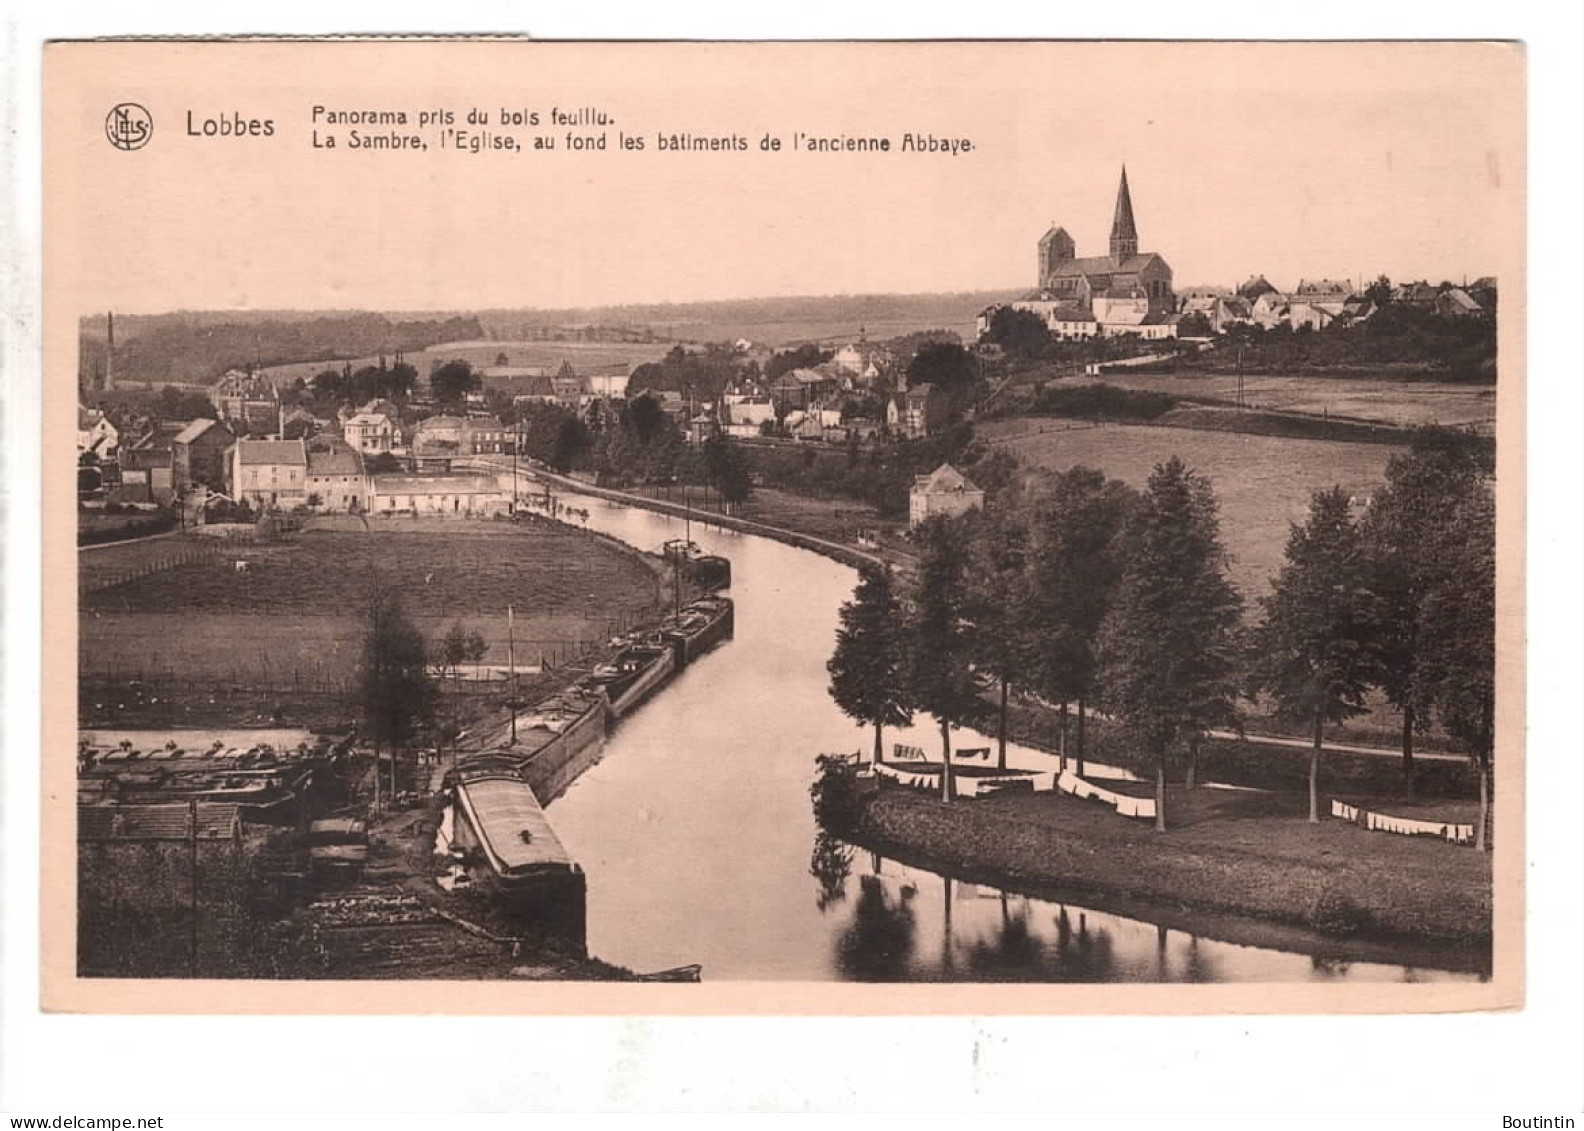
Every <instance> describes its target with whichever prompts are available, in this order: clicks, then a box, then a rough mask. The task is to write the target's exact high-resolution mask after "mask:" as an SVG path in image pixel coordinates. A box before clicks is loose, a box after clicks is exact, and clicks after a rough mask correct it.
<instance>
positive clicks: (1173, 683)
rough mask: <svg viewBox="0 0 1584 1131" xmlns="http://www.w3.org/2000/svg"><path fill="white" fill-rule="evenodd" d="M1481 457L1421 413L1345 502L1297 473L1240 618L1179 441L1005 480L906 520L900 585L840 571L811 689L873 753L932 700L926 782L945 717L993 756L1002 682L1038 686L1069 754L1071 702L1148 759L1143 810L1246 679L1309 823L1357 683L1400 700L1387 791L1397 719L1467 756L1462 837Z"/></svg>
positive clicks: (1489, 703)
mask: <svg viewBox="0 0 1584 1131" xmlns="http://www.w3.org/2000/svg"><path fill="white" fill-rule="evenodd" d="M1481 453H1482V449H1481V448H1479V447H1478V446H1477V445H1472V444H1468V443H1464V442H1462V441H1461V440H1460V438H1458V437H1456V436H1451V435H1448V434H1447V433H1445V432H1443V431H1441V430H1435V429H1427V430H1424V431H1422V432H1421V433H1419V434H1418V436H1417V437H1416V439H1415V443H1414V445H1413V446H1412V447H1411V448H1410V449H1409V450H1408V451H1407V452H1404V453H1401V454H1399V455H1397V456H1395V457H1393V459H1392V461H1391V463H1390V465H1389V467H1388V471H1387V482H1386V485H1385V486H1384V487H1383V488H1382V489H1381V490H1380V491H1379V492H1378V493H1377V494H1376V495H1375V496H1374V498H1373V499H1372V500H1371V501H1370V503H1369V505H1368V507H1367V509H1366V510H1365V513H1364V515H1363V517H1355V510H1356V509H1357V507H1358V501H1357V500H1355V499H1353V498H1352V497H1351V496H1349V495H1348V494H1347V493H1346V492H1345V491H1343V490H1342V489H1341V488H1339V487H1331V488H1326V489H1323V490H1320V491H1316V492H1315V493H1314V495H1313V497H1312V499H1311V503H1310V509H1309V513H1308V515H1307V517H1306V519H1305V520H1304V521H1303V522H1302V523H1298V524H1295V525H1294V526H1293V527H1292V529H1291V532H1290V535H1289V539H1288V543H1287V547H1286V560H1285V563H1284V565H1283V567H1282V569H1281V571H1280V572H1279V573H1278V575H1277V577H1276V578H1275V579H1274V584H1273V587H1272V590H1271V592H1270V594H1269V595H1268V596H1266V597H1265V598H1264V599H1262V600H1261V601H1260V602H1259V603H1258V607H1257V610H1256V613H1257V617H1256V621H1255V623H1254V624H1253V625H1252V626H1250V627H1248V628H1245V626H1244V623H1243V611H1244V610H1243V603H1242V600H1241V598H1240V597H1239V594H1238V592H1237V590H1236V589H1235V588H1234V587H1233V585H1232V583H1231V581H1230V579H1229V576H1228V557H1227V552H1226V549H1225V547H1224V545H1223V543H1222V541H1221V536H1220V529H1219V518H1218V513H1217V511H1218V508H1217V502H1216V499H1215V495H1214V492H1213V490H1212V489H1211V485H1210V483H1209V481H1208V480H1206V479H1205V478H1204V477H1203V476H1200V475H1198V474H1196V473H1194V472H1193V471H1192V470H1190V469H1189V468H1188V467H1186V466H1185V465H1184V464H1183V463H1182V461H1181V460H1179V459H1177V458H1175V457H1174V458H1172V459H1170V460H1168V461H1166V462H1165V463H1163V464H1160V465H1159V466H1157V467H1156V468H1155V470H1154V472H1153V473H1152V474H1151V476H1150V477H1149V480H1148V483H1147V485H1146V487H1145V489H1144V490H1143V491H1142V492H1140V491H1135V490H1134V489H1132V488H1130V487H1128V486H1126V485H1124V484H1121V483H1119V482H1116V481H1114V480H1108V479H1107V478H1106V477H1105V476H1104V475H1103V474H1101V473H1100V472H1098V471H1094V470H1092V469H1088V468H1082V467H1078V468H1074V469H1072V470H1070V471H1067V472H1064V473H1061V474H1057V475H1049V476H1047V477H1046V478H1045V479H1043V480H1042V481H1036V482H1034V483H1032V484H1031V485H1030V486H1029V487H1027V488H1026V489H1025V488H1018V487H1016V486H1014V487H1012V488H1010V489H1008V490H1004V491H1002V492H1001V493H1000V494H999V495H998V496H997V497H995V498H992V499H991V501H990V503H989V505H988V506H987V507H986V509H985V510H983V511H982V512H973V513H970V514H969V515H967V516H963V517H961V518H956V519H945V518H935V519H931V520H929V521H927V522H925V523H924V524H922V525H921V526H920V527H919V528H918V529H917V531H916V532H915V544H916V546H917V549H918V552H919V566H918V570H917V575H916V577H914V578H912V579H910V581H909V582H908V583H906V584H903V583H895V584H894V583H893V580H892V579H891V578H889V577H886V576H884V575H881V574H870V575H867V576H865V577H864V578H863V580H862V581H861V582H860V584H859V586H858V588H857V590H856V591H855V593H854V596H853V598H852V600H851V601H849V602H847V604H845V605H844V606H843V607H842V610H841V628H840V630H839V632H838V635H837V642H836V649H835V652H834V654H833V655H832V657H831V660H830V664H829V670H830V674H831V693H832V696H833V698H834V699H835V700H836V702H837V704H838V705H839V706H840V707H841V708H842V710H843V711H844V712H846V713H847V714H848V715H849V716H850V717H852V718H854V719H855V720H858V721H859V722H862V723H864V724H866V725H872V726H874V727H875V728H876V733H875V756H876V759H877V760H878V759H879V758H881V757H882V755H883V743H882V739H881V732H882V730H883V728H884V727H887V726H890V727H896V726H906V725H908V724H909V723H910V722H911V720H912V717H913V715H914V714H915V713H922V714H928V715H930V716H932V717H933V718H934V719H935V720H936V722H937V723H938V725H939V726H940V727H941V736H942V758H943V762H944V770H943V775H942V776H943V786H942V788H943V791H945V793H946V796H948V797H949V796H950V788H951V787H950V774H951V768H950V766H951V764H950V757H949V754H950V742H949V732H950V728H952V727H954V726H965V725H972V724H976V723H982V722H986V721H987V720H988V719H989V717H990V716H991V715H992V714H998V717H999V722H998V747H999V750H1000V756H999V758H998V763H999V764H1000V765H1001V766H1003V767H1004V766H1005V743H1006V738H1005V735H1006V721H1005V720H1006V709H1007V700H1008V697H1009V694H1010V692H1011V689H1013V688H1017V689H1019V690H1020V691H1022V692H1025V693H1028V694H1031V695H1035V696H1038V697H1039V698H1041V699H1043V700H1045V701H1047V702H1050V703H1053V704H1058V705H1059V710H1060V711H1061V713H1062V714H1061V719H1062V726H1061V738H1060V750H1061V754H1062V756H1063V758H1064V759H1065V758H1067V757H1068V756H1069V754H1073V755H1075V757H1076V759H1077V762H1078V770H1079V772H1080V773H1081V772H1082V767H1083V757H1084V718H1085V715H1086V713H1087V712H1088V710H1089V705H1090V704H1094V705H1096V706H1097V707H1098V708H1099V709H1100V710H1102V711H1103V712H1104V713H1105V714H1106V715H1108V716H1109V717H1110V718H1111V719H1113V720H1114V721H1115V722H1116V723H1117V724H1119V725H1120V726H1121V727H1122V729H1123V731H1124V732H1125V734H1126V735H1127V737H1128V739H1129V740H1130V741H1131V742H1133V743H1134V744H1135V745H1136V747H1137V748H1138V749H1139V750H1140V752H1141V753H1143V754H1145V755H1146V756H1147V757H1148V759H1149V760H1150V761H1151V762H1152V763H1153V764H1154V768H1155V793H1156V823H1157V828H1160V829H1165V828H1166V821H1167V805H1166V780H1167V776H1168V771H1169V770H1170V769H1171V767H1172V766H1173V765H1183V766H1184V767H1185V769H1186V784H1187V786H1188V787H1189V788H1193V787H1194V785H1195V784H1196V776H1197V763H1198V756H1199V750H1200V746H1201V744H1202V743H1203V742H1204V740H1205V739H1206V737H1207V736H1208V735H1209V734H1210V733H1211V732H1212V731H1215V730H1219V729H1237V728H1239V727H1240V713H1239V705H1240V704H1242V703H1246V702H1247V701H1248V700H1249V699H1251V698H1253V697H1256V696H1262V695H1263V696H1268V697H1269V701H1270V702H1272V703H1273V704H1274V706H1275V709H1276V712H1277V714H1278V715H1279V716H1281V717H1284V718H1289V719H1297V720H1300V721H1302V722H1303V723H1304V724H1305V725H1306V727H1307V728H1308V730H1309V732H1310V734H1311V735H1312V738H1313V742H1312V745H1311V751H1310V761H1309V772H1308V783H1307V785H1308V794H1309V819H1310V820H1311V821H1318V820H1319V818H1320V811H1319V779H1320V768H1321V755H1322V751H1323V746H1324V731H1325V727H1326V725H1327V724H1330V723H1339V722H1342V721H1344V720H1346V719H1348V718H1350V717H1353V716H1355V715H1357V714H1359V713H1361V712H1362V711H1363V710H1364V709H1365V699H1366V696H1367V695H1368V694H1369V692H1370V691H1371V690H1380V691H1382V692H1384V694H1385V695H1386V697H1387V699H1388V700H1389V702H1391V703H1392V704H1393V705H1394V706H1396V707H1397V708H1398V709H1399V710H1400V711H1401V712H1402V713H1403V716H1404V725H1403V754H1404V777H1405V781H1406V782H1407V783H1408V784H1409V788H1410V789H1411V788H1412V782H1413V776H1414V768H1413V760H1412V753H1413V739H1414V736H1415V735H1416V734H1419V733H1422V732H1423V730H1424V729H1425V728H1426V727H1427V726H1428V725H1429V721H1430V719H1431V718H1435V719H1437V720H1439V722H1440V724H1441V725H1442V727H1443V728H1444V730H1445V732H1446V733H1447V735H1448V736H1449V738H1450V739H1451V740H1452V742H1453V743H1454V744H1455V745H1456V746H1457V747H1458V748H1460V749H1462V750H1464V751H1466V752H1467V753H1468V754H1469V755H1470V758H1471V761H1472V763H1473V766H1474V768H1475V770H1476V772H1477V775H1478V781H1479V791H1480V801H1481V812H1480V820H1479V825H1478V830H1477V834H1476V839H1477V842H1478V844H1479V845H1480V846H1481V847H1483V846H1484V845H1485V843H1486V839H1487V831H1486V830H1487V824H1488V820H1489V791H1490V780H1489V779H1490V769H1491V764H1492V759H1493V755H1494V749H1493V747H1494V734H1495V722H1494V720H1495V709H1496V707H1495V690H1494V689H1495V643H1494V632H1495V627H1494V626H1495V548H1494V547H1495V515H1494V504H1493V501H1492V492H1491V488H1490V485H1489V479H1488V474H1489V470H1490V469H1489V467H1488V465H1487V464H1485V463H1483V462H1482V460H1483V458H1484V457H1483V456H1482V454H1481ZM987 696H989V697H995V698H998V699H999V704H1000V710H999V712H994V711H993V709H992V707H991V705H990V703H989V702H988V701H987ZM1069 704H1076V705H1077V711H1076V715H1077V723H1078V725H1077V735H1076V742H1075V743H1074V744H1073V745H1072V746H1071V747H1069V742H1068V736H1067V721H1068V713H1069Z"/></svg>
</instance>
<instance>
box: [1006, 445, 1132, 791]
mask: <svg viewBox="0 0 1584 1131" xmlns="http://www.w3.org/2000/svg"><path fill="white" fill-rule="evenodd" d="M1138 504H1139V495H1138V492H1137V491H1135V490H1133V489H1132V488H1131V487H1129V486H1127V484H1125V483H1122V482H1120V481H1118V480H1114V479H1107V478H1106V477H1105V475H1104V474H1103V473H1102V472H1099V471H1096V470H1094V469H1093V468H1089V467H1083V466H1079V467H1074V468H1071V469H1070V470H1068V471H1065V472H1062V473H1061V474H1059V475H1056V476H1055V477H1053V478H1051V479H1050V480H1048V481H1047V482H1046V484H1045V485H1044V486H1043V489H1042V490H1040V491H1038V492H1037V493H1036V496H1035V500H1034V504H1033V513H1034V517H1033V524H1032V525H1033V529H1032V539H1033V550H1032V553H1031V555H1030V562H1031V576H1030V579H1029V581H1030V592H1029V597H1028V601H1027V604H1026V605H1025V606H1024V608H1023V613H1024V623H1025V625H1026V627H1027V630H1028V631H1030V632H1031V633H1032V634H1033V640H1034V644H1035V650H1034V657H1033V663H1034V670H1033V680H1032V682H1033V686H1035V687H1037V688H1038V689H1039V691H1040V693H1041V694H1043V695H1044V696H1045V697H1046V698H1047V699H1050V700H1052V701H1053V702H1056V703H1059V704H1061V711H1062V721H1063V734H1062V753H1063V754H1066V752H1067V745H1066V718H1067V710H1068V708H1067V704H1069V703H1072V702H1076V703H1077V705H1078V772H1079V773H1080V774H1082V773H1083V762H1084V754H1085V750H1084V737H1085V736H1084V717H1085V708H1086V706H1087V704H1088V702H1089V701H1090V700H1092V699H1093V698H1094V694H1095V680H1096V671H1097V660H1096V648H1097V645H1098V639H1099V635H1100V625H1101V622H1102V621H1103V620H1104V619H1105V614H1106V611H1107V610H1108V609H1109V608H1110V607H1111V604H1112V601H1113V599H1114V596H1115V593H1116V588H1117V584H1118V582H1119V581H1120V580H1121V577H1122V556H1121V555H1122V545H1121V538H1122V533H1123V530H1124V529H1125V527H1126V524H1127V519H1128V515H1129V514H1130V513H1131V511H1132V510H1133V509H1134V508H1135V507H1137V506H1138Z"/></svg>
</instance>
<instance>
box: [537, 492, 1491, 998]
mask: <svg viewBox="0 0 1584 1131" xmlns="http://www.w3.org/2000/svg"><path fill="white" fill-rule="evenodd" d="M565 498H566V501H568V502H570V503H571V504H572V505H574V506H578V507H582V508H584V509H586V510H587V511H588V512H589V519H588V525H589V526H590V527H592V528H594V529H597V530H600V531H603V532H605V533H607V534H611V535H614V536H615V537H617V538H620V539H622V540H623V541H625V542H627V543H629V544H631V545H633V546H636V547H638V548H640V549H645V550H656V549H658V548H659V546H660V545H661V543H663V542H664V541H665V540H666V539H668V538H676V537H679V536H681V535H682V533H683V530H682V528H683V523H682V520H680V519H674V518H670V517H668V516H665V515H660V514H656V513H654V512H651V511H646V510H641V509H637V508H631V507H625V506H621V505H618V504H613V503H609V502H606V501H604V500H601V499H594V498H588V497H582V496H571V497H565ZM691 533H692V537H693V540H694V541H696V542H698V543H699V544H700V545H701V546H703V547H704V548H705V549H706V550H709V551H710V552H713V553H719V554H724V555H726V556H727V557H729V558H730V559H731V560H732V581H733V585H732V589H731V596H732V598H733V600H734V601H735V602H736V606H737V608H736V636H735V639H733V640H732V641H730V642H729V643H727V644H725V645H723V646H722V647H720V648H717V649H716V650H715V651H714V652H712V653H710V654H709V655H707V656H705V657H704V658H703V659H702V660H700V661H699V662H698V663H696V664H694V665H693V666H692V667H690V668H688V669H687V670H685V671H684V672H683V673H682V674H681V675H680V676H679V677H678V678H677V679H676V680H675V681H673V682H672V683H671V684H670V685H669V686H668V687H666V688H665V689H663V690H662V691H661V692H660V693H659V694H658V695H656V696H655V697H654V698H653V699H652V700H650V701H649V702H648V703H646V704H645V705H644V706H643V707H642V708H641V709H640V710H638V711H637V712H635V713H634V714H633V715H632V716H631V717H629V718H627V719H625V720H623V722H622V724H621V725H620V726H619V727H618V728H616V730H615V731H614V732H613V733H612V734H611V736H610V738H609V740H608V742H607V746H606V749H605V753H604V757H603V759H602V760H601V761H600V762H599V764H598V765H596V766H594V767H593V768H592V769H591V770H589V771H588V772H587V773H586V774H584V775H583V777H582V778H581V779H579V781H578V782H577V783H576V784H575V785H573V787H572V788H571V789H570V790H568V791H567V793H566V795H565V796H563V797H562V798H560V799H559V800H557V801H556V802H555V803H554V805H553V806H552V810H551V814H552V819H553V822H554V824H555V828H556V832H557V834H558V835H559V836H560V838H561V839H562V841H564V842H565V844H566V846H567V848H568V849H569V850H570V851H571V853H572V855H573V856H574V858H576V859H577V860H578V861H579V862H580V863H581V864H582V865H583V867H584V869H585V870H586V872H587V873H588V945H589V952H590V953H591V954H596V955H598V956H599V957H600V958H602V959H605V960H606V961H609V962H615V963H618V964H620V965H623V966H627V967H630V968H632V969H636V970H655V969H663V968H667V967H671V966H680V965H683V964H686V963H694V962H697V963H702V964H703V966H704V973H705V977H707V978H709V979H711V980H716V979H731V978H736V979H760V980H766V979H796V980H804V981H825V980H832V979H864V980H902V981H938V980H969V979H987V980H990V979H993V980H1011V981H1018V980H1021V981H1083V982H1109V981H1119V982H1120V981H1146V982H1162V981H1256V982H1257V981H1279V982H1296V981H1311V980H1316V981H1329V980H1336V979H1340V978H1346V979H1353V980H1385V981H1430V980H1447V979H1470V980H1472V979H1474V978H1476V977H1478V975H1475V974H1463V973H1451V972H1447V971H1440V970H1428V969H1419V968H1413V967H1410V966H1403V965H1394V964H1386V963H1359V962H1354V963H1340V964H1339V963H1335V962H1331V961H1327V960H1324V959H1321V958H1318V957H1311V956H1310V955H1309V954H1305V953H1293V952H1288V951H1281V950H1272V949H1267V948H1263V947H1250V946H1241V945H1234V944H1231V943H1226V942H1220V941H1215V940H1211V939H1207V938H1196V937H1194V936H1191V935H1188V934H1185V933H1183V932H1181V931H1177V930H1168V929H1166V928H1165V927H1162V926H1157V925H1156V924H1153V923H1149V922H1145V921H1141V920H1138V919H1129V918H1124V917H1121V916H1117V915H1111V914H1107V913H1102V912H1098V911H1095V910H1091V909H1085V908H1081V907H1078V906H1076V905H1074V904H1065V905H1063V904H1056V903H1050V902H1045V901H1041V900H1036V899H1029V898H1026V897H1024V896H1021V895H1008V894H1005V893H1002V892H1000V891H996V890H994V889H990V888H984V887H980V886H976V885H973V884H964V883H959V882H954V881H951V880H949V879H945V878H943V877H941V876H938V875H935V874H932V873H930V872H927V871H924V870H922V869H918V868H909V867H904V866H903V865H900V864H898V863H897V862H895V861H891V860H880V859H877V858H875V857H874V856H872V854H870V853H869V852H867V851H863V850H852V849H848V848H846V847H845V846H841V845H839V844H835V843H832V842H825V843H824V844H823V845H822V848H823V851H822V852H820V853H818V854H816V851H815V847H816V833H817V830H816V827H815V823H814V818H813V812H812V807H811V805H810V800H809V792H808V791H809V785H810V783H811V781H812V780H813V775H814V758H815V755H816V754H818V753H820V752H822V751H831V752H835V751H841V752H848V751H853V750H865V751H867V750H869V749H870V748H871V746H872V738H873V735H872V732H871V731H869V730H866V729H861V728H859V727H856V726H855V725H854V724H853V723H852V722H851V721H850V720H848V719H847V718H846V717H845V716H843V715H842V714H841V712H840V711H839V710H838V709H837V708H836V705H835V704H834V703H833V702H832V701H831V699H830V697H829V695H828V694H827V692H826V685H827V675H826V671H825V662H826V660H827V659H828V658H829V655H830V651H831V648H832V646H833V643H834V641H835V634H836V625H837V610H838V609H839V608H840V606H841V604H842V602H843V601H845V600H847V598H848V597H849V596H851V594H852V589H853V585H854V584H855V580H856V575H855V574H854V572H853V571H852V570H851V569H849V568H848V567H846V566H842V565H839V564H837V563H836V562H833V561H831V560H829V559H827V558H824V557H821V556H819V555H817V554H814V553H810V552H808V551H805V550H799V549H796V548H794V547H792V546H787V545H784V544H782V543H779V542H775V541H772V540H770V539H766V538H760V537H757V536H754V535H746V534H739V533H736V532H733V531H725V530H718V529H715V528H708V529H706V528H705V527H704V526H703V525H702V524H701V523H698V522H695V523H693V524H692V530H691ZM893 739H894V740H897V741H907V742H912V743H914V744H915V745H921V746H924V747H926V748H929V749H933V747H934V745H935V744H936V743H937V742H938V738H937V737H935V731H934V729H933V726H932V725H931V724H930V723H929V722H928V720H926V721H925V722H924V723H921V724H919V725H917V726H916V727H915V728H914V729H913V730H912V731H911V732H902V733H898V734H895V735H889V734H888V736H887V746H888V748H889V744H890V742H891V741H893ZM961 741H962V744H963V745H985V744H986V742H987V741H988V740H986V739H978V740H977V741H975V736H974V735H972V734H970V733H965V734H963V735H962V737H961ZM1009 754H1010V755H1011V760H1012V761H1013V763H1014V764H1017V763H1020V762H1021V763H1024V764H1031V765H1032V764H1040V763H1041V760H1042V759H1044V757H1045V756H1044V755H1042V754H1040V753H1039V752H1037V751H1031V750H1026V749H1022V748H1019V747H1016V746H1010V747H1009ZM816 855H817V856H818V861H819V863H820V864H822V865H823V866H821V867H818V868H817V869H815V870H817V871H818V872H819V873H820V875H821V876H823V877H824V878H823V879H817V878H816V877H815V875H814V874H813V871H811V858H813V857H815V856H816ZM844 873H845V874H844Z"/></svg>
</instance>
